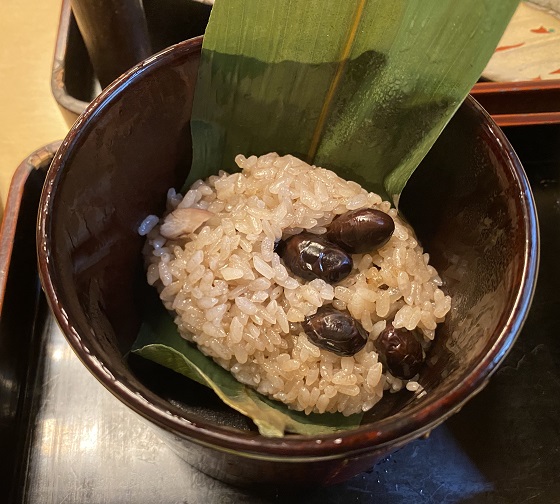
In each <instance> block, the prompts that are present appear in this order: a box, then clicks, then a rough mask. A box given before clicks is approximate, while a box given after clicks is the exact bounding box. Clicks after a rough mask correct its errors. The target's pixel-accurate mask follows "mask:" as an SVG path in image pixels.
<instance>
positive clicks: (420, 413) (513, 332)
mask: <svg viewBox="0 0 560 504" xmlns="http://www.w3.org/2000/svg"><path fill="white" fill-rule="evenodd" d="M201 42H202V37H196V38H193V39H189V40H186V41H183V42H180V43H178V44H176V45H174V46H171V47H169V48H167V49H164V50H163V51H161V52H159V53H157V54H156V55H154V56H152V57H150V58H148V59H146V60H144V61H142V62H141V63H139V64H138V65H136V66H135V67H133V68H131V69H130V70H129V71H128V72H126V73H125V74H123V75H122V76H120V77H119V78H118V79H116V80H115V81H114V82H113V83H112V84H111V85H109V86H108V87H107V88H105V90H103V92H102V93H101V94H100V95H99V96H98V97H97V98H95V99H94V100H93V101H92V103H91V104H90V105H89V106H88V107H87V109H86V110H85V111H84V112H83V113H82V114H81V115H80V116H79V118H78V119H77V120H76V122H75V123H74V125H73V126H72V128H71V129H70V131H69V132H68V134H67V136H66V138H65V139H64V140H63V142H62V144H61V146H60V148H59V150H58V151H57V153H56V155H55V157H54V159H53V162H52V164H51V168H50V169H49V171H48V174H47V177H46V181H45V184H44V188H43V192H42V195H41V200H40V204H39V215H38V226H37V247H38V257H39V273H40V278H41V282H42V285H43V289H44V291H45V293H46V296H47V300H48V303H49V305H50V307H51V309H52V311H53V313H54V315H55V317H56V320H57V322H58V324H59V326H60V327H61V329H62V332H63V333H64V335H65V337H66V339H67V341H68V342H69V343H70V346H71V347H72V348H73V350H74V352H75V353H76V355H77V356H78V358H79V359H80V360H81V361H82V362H83V363H84V365H85V366H86V367H87V368H88V369H89V371H90V372H91V373H92V374H93V375H94V376H95V377H96V378H97V379H98V380H99V381H100V382H101V383H102V384H103V385H104V386H105V387H106V388H107V389H108V390H109V391H110V392H111V393H112V394H113V395H115V396H116V397H117V398H118V399H119V400H120V401H121V402H123V403H125V404H126V405H127V406H129V407H130V408H132V409H133V410H134V411H136V412H137V413H138V414H140V415H141V416H143V417H144V418H146V419H148V420H149V421H151V422H153V423H155V424H157V425H159V426H160V427H162V428H164V429H165V430H167V431H171V432H172V433H174V434H177V435H179V436H182V437H186V438H187V439H189V440H191V441H193V442H195V443H198V444H202V445H205V446H211V447H213V448H215V449H218V450H223V451H234V452H237V453H240V454H243V455H245V456H250V457H253V458H263V459H267V460H274V459H280V458H281V459H283V460H285V459H286V458H289V459H290V460H292V461H296V460H299V459H300V460H311V459H325V458H339V457H342V456H348V455H349V454H350V453H359V452H362V451H371V450H373V449H383V448H384V447H388V446H393V445H395V444H399V445H400V444H404V443H405V442H407V441H408V440H411V439H414V438H416V437H419V436H420V435H422V434H423V433H425V432H427V431H429V430H431V429H432V428H434V427H435V426H437V425H439V424H440V423H441V422H443V421H444V420H445V419H447V418H448V417H449V416H451V415H452V414H453V413H454V412H456V411H457V410H458V409H459V408H461V407H462V405H463V404H464V403H465V402H466V401H467V400H468V399H470V398H471V397H472V396H473V395H475V394H476V393H477V392H478V391H480V390H481V389H482V388H483V387H484V386H485V385H486V383H487V382H488V379H489V377H490V376H491V374H492V373H493V372H494V371H495V370H496V367H497V366H498V365H499V364H500V363H501V362H502V360H503V359H504V358H505V355H506V354H507V352H508V351H509V349H510V348H511V346H512V344H513V343H514V341H515V339H516V338H517V335H518V334H519V332H520V330H521V327H522V325H523V323H524V321H525V318H526V317H527V312H528V309H529V306H530V304H531V300H532V297H533V293H534V289H535V285H536V277H537V271H538V262H539V232H538V221H537V213H536V207H535V202H534V199H533V195H532V192H531V188H530V186H529V182H528V180H527V177H526V175H525V172H524V170H523V168H522V166H521V163H520V161H519V159H518V158H517V155H516V154H515V152H514V151H513V149H512V147H511V145H510V144H509V141H508V140H507V139H506V137H505V135H504V133H503V132H502V131H501V130H500V129H499V128H498V127H497V126H496V125H495V123H494V122H493V121H492V119H491V118H490V116H489V115H488V114H487V113H486V111H485V110H484V109H483V108H482V107H481V106H480V105H479V104H478V103H477V102H476V101H475V100H474V99H473V98H472V97H470V96H469V97H468V98H467V102H468V104H469V106H470V107H471V108H474V109H475V110H476V111H477V112H478V113H479V114H481V118H483V120H484V124H483V128H484V129H486V130H488V132H489V133H490V134H491V136H493V137H495V139H496V140H495V141H496V142H497V143H498V144H500V145H501V146H502V150H501V155H502V156H503V159H504V161H503V164H504V165H507V172H508V174H509V177H511V178H513V180H514V181H515V184H516V187H517V188H519V189H520V194H519V198H520V200H521V202H522V208H523V212H524V215H523V217H524V223H525V242H524V262H523V270H522V281H521V283H520V288H519V290H518V292H517V294H516V296H515V300H514V302H513V306H512V307H511V311H510V313H509V316H508V319H507V322H506V324H504V326H503V327H502V328H501V329H500V332H499V335H498V337H497V338H496V339H495V341H494V343H493V345H492V347H491V349H490V351H489V352H488V353H487V354H486V355H485V356H484V358H483V359H481V361H480V362H478V363H477V364H476V365H475V366H474V367H472V368H470V370H469V372H468V374H466V376H465V377H464V380H463V381H462V382H460V383H457V384H456V385H455V386H454V387H453V388H451V389H450V390H447V392H446V393H445V394H443V395H441V396H438V397H429V396H428V397H426V398H423V399H422V401H421V402H419V404H417V405H414V406H412V407H411V408H410V410H409V412H408V414H407V415H406V417H404V418H401V419H396V420H395V419H394V418H393V417H387V418H384V419H381V420H379V421H376V422H375V423H372V424H366V425H362V426H359V427H357V428H356V429H352V430H349V431H340V432H338V433H333V434H328V435H322V436H301V435H289V436H285V437H283V438H267V437H264V436H260V435H259V434H257V433H255V432H252V431H241V430H237V429H233V428H231V427H227V426H219V425H216V424H208V423H205V422H204V420H203V419H201V418H200V419H198V418H197V419H194V420H192V419H191V420H189V419H187V418H185V417H184V416H183V412H182V411H181V410H180V409H179V408H177V407H175V406H173V405H171V404H170V403H168V402H167V401H165V400H164V399H162V398H159V397H157V396H156V395H155V394H153V393H150V394H149V396H150V397H147V396H146V393H145V391H144V390H141V389H139V388H137V387H136V386H135V385H133V384H131V383H127V380H126V379H125V380H124V381H122V380H117V379H115V378H114V376H113V375H112V373H111V365H110V364H109V365H106V364H104V363H103V362H101V361H100V360H99V359H98V358H97V357H96V356H95V355H94V354H93V353H92V352H91V351H90V349H89V348H88V346H87V338H86V339H83V338H82V337H81V336H80V334H79V333H78V331H77V330H76V327H75V325H74V323H73V322H72V317H71V314H68V313H67V312H66V311H65V309H64V306H63V304H62V303H61V301H60V293H61V291H59V289H58V287H57V286H56V285H55V284H54V283H53V276H54V268H53V264H52V261H49V260H48V257H49V253H50V247H51V242H50V237H49V229H50V227H51V217H50V216H51V209H52V206H53V195H54V194H55V193H56V188H57V186H58V184H59V182H60V179H61V174H62V173H63V171H64V170H63V167H64V166H65V164H66V162H67V161H68V160H69V159H71V158H72V157H73V152H74V149H75V148H79V145H80V143H81V139H82V138H84V136H86V135H87V134H89V132H90V129H91V127H92V126H93V127H94V125H95V121H96V117H98V116H99V115H101V114H103V110H104V109H105V107H106V106H107V105H109V104H110V103H111V102H112V101H114V100H115V99H117V98H118V97H119V96H120V95H121V93H123V92H124V90H125V88H126V87H127V86H128V85H129V84H130V83H132V82H134V81H136V80H137V79H140V78H141V76H142V75H143V74H146V73H150V72H153V71H155V70H157V69H158V68H161V67H165V66H167V65H173V64H174V63H176V62H177V61H180V60H181V59H182V58H188V57H190V55H191V54H195V53H197V52H200V48H201Z"/></svg>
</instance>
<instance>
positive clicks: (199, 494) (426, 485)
mask: <svg viewBox="0 0 560 504" xmlns="http://www.w3.org/2000/svg"><path fill="white" fill-rule="evenodd" d="M508 134H509V136H510V139H511V140H512V142H513V144H514V147H516V149H517V150H518V153H519V154H520V157H521V158H522V161H523V162H524V163H525V166H526V168H527V171H528V173H529V177H530V180H531V183H532V187H533V190H534V193H535V197H536V201H537V206H538V211H539V216H540V223H541V237H542V254H541V269H540V275H539V281H538V285H537V290H536V294H535V298H534V302H533V306H532V308H531V311H530V315H529V318H528V320H527V322H526V324H525V327H524V329H523V331H522V333H521V335H520V337H519V339H518V341H517V342H516V344H515V346H514V347H513V349H512V351H511V353H510V354H509V355H508V357H507V359H506V361H505V362H504V364H503V365H502V366H501V368H500V369H499V370H498V372H497V373H496V374H495V375H494V376H493V378H492V379H491V380H490V384H489V385H488V387H487V388H486V389H484V391H483V392H481V393H480V394H479V395H478V396H477V397H475V398H474V399H473V400H472V401H470V402H469V403H468V404H467V405H466V406H465V407H464V408H463V410H462V411H461V412H460V413H458V414H457V415H455V416H454V417H452V418H451V419H450V420H448V421H447V422H445V423H444V424H443V425H441V426H440V427H438V428H437V429H435V430H434V431H433V432H432V433H431V435H430V436H429V438H428V439H423V440H417V441H415V442H413V443H411V444H409V445H407V446H406V447H405V448H402V449H401V450H399V451H398V452H396V453H394V454H393V455H391V456H390V457H388V458H387V459H385V460H383V461H382V462H380V463H379V464H377V465H376V466H375V467H374V468H372V469H371V471H370V472H368V473H364V474H362V475H359V476H357V477H355V478H353V479H352V480H350V481H348V482H347V483H345V484H342V485H338V486H334V487H330V488H317V489H315V490H313V491H310V492H309V493H307V494H305V495H303V496H301V497H294V496H291V497H290V498H286V497H284V496H283V495H282V494H273V495H256V494H252V493H251V492H248V491H246V490H245V491H244V490H239V489H236V488H233V487H229V486H227V485H225V484H223V483H220V482H218V481H216V480H213V479H211V478H209V477H207V476H205V475H203V474H202V473H199V472H198V471H196V470H195V469H193V468H191V467H190V466H188V465H186V464H185V463H184V462H183V461H181V460H180V459H179V458H178V457H177V456H175V454H174V453H172V452H171V451H170V450H169V449H168V448H167V446H166V445H164V444H163V443H162V442H161V441H160V440H159V439H158V438H157V436H156V434H155V433H153V432H152V430H151V428H150V427H149V425H148V424H147V423H145V422H144V421H143V420H142V419H140V418H139V417H138V416H136V415H135V414H134V413H132V412H131V411H129V410H127V409H126V408H125V407H124V406H123V405H122V404H121V403H120V402H119V401H118V400H117V399H115V398H114V397H113V396H112V395H111V394H109V393H108V392H107V391H106V390H105V389H104V388H103V387H102V386H101V385H100V384H99V383H97V382H96V381H95V379H94V378H93V377H92V376H91V375H90V374H89V373H88V372H87V371H86V369H85V368H84V367H83V366H82V364H81V363H80V362H79V361H78V359H77V358H76V357H75V356H74V354H73V352H72V350H71V349H70V348H69V346H68V345H67V343H66V341H65V340H64V337H63V336H62V334H61V333H60V331H59V329H58V328H57V327H56V324H55V323H54V322H53V318H52V316H51V314H50V313H49V312H48V310H47V309H46V307H45V302H44V299H43V296H42V294H41V292H40V289H39V288H38V280H37V270H36V267H35V219H36V212H37V202H38V198H39V192H40V188H41V184H42V181H43V177H44V171H45V169H46V167H47V165H48V163H49V156H52V154H53V152H54V148H55V146H51V147H49V148H48V149H46V150H45V149H43V150H41V151H38V153H36V154H35V155H33V156H31V157H30V158H29V159H28V160H27V161H26V162H25V163H24V164H23V165H22V167H20V169H19V170H18V172H17V174H16V176H15V178H14V183H13V185H12V189H11V193H10V198H9V200H8V206H7V209H6V214H5V221H4V227H3V232H2V236H1V237H0V302H1V299H2V298H3V304H2V305H1V306H0V313H1V318H0V321H1V322H0V414H1V422H0V429H1V430H0V443H1V445H0V449H1V450H2V451H1V453H2V457H0V492H1V495H2V498H0V500H1V501H2V502H7V503H16V502H17V503H19V502H25V503H51V502H53V503H59V502H64V503H115V504H117V503H121V502H131V503H136V504H141V503H153V502H164V503H193V504H195V503H207V502H209V503H212V502H219V503H238V502H239V503H240V502H243V503H249V504H255V503H265V502H290V503H296V502H305V503H309V504H314V503H321V504H328V503H338V502H343V503H346V502H354V503H369V502H375V503H379V504H397V503H398V504H401V503H407V504H408V503H416V502H419V503H444V504H445V503H477V504H478V503H481V504H486V503H493V504H496V503H497V504H500V503H514V502H515V503H517V502H535V503H558V502H560V478H559V474H560V415H559V413H560V338H559V337H558V332H559V331H558V327H560V289H559V288H558V285H559V283H560V268H559V267H558V265H557V257H558V256H559V255H560V233H559V230H560V183H559V177H560V147H559V146H560V127H559V126H558V125H554V126H542V127H540V126H539V127H525V128H516V129H514V130H511V131H509V132H508ZM4 294H5V295H4ZM287 485H288V486H289V482H287Z"/></svg>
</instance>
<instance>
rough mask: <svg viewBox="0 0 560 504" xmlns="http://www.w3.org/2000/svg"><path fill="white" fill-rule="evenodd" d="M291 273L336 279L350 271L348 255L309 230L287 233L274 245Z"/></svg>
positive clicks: (306, 277)
mask: <svg viewBox="0 0 560 504" xmlns="http://www.w3.org/2000/svg"><path fill="white" fill-rule="evenodd" d="M277 252H278V254H279V255H280V256H281V257H282V259H283V260H284V263H285V264H286V266H287V267H288V268H290V270H291V271H292V273H294V274H295V275H297V276H299V277H301V278H303V279H305V280H313V279H314V278H322V279H323V280H325V282H328V283H331V284H332V283H336V282H340V281H341V280H342V279H343V278H346V277H347V276H348V275H349V274H350V271H352V257H350V255H349V254H347V253H346V252H345V251H344V250H342V249H341V248H340V247H338V246H337V245H335V244H333V243H330V242H328V241H326V240H325V239H323V238H321V237H320V236H317V235H314V234H311V233H300V234H298V235H294V236H291V237H290V238H288V239H287V240H285V241H284V242H283V243H281V244H279V245H278V247H277Z"/></svg>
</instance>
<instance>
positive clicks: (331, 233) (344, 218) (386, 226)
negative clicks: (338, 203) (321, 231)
mask: <svg viewBox="0 0 560 504" xmlns="http://www.w3.org/2000/svg"><path fill="white" fill-rule="evenodd" d="M394 231H395V222H394V221H393V218H392V217H391V216H390V215H388V214H386V213H385V212H381V211H380V210H374V209H373V208H364V209H362V210H353V211H350V212H346V213H344V214H342V215H340V216H339V217H337V218H336V219H334V220H333V221H332V222H331V223H330V224H329V226H328V229H327V234H326V237H327V240H329V241H331V242H333V243H336V244H337V245H339V246H340V247H342V248H343V249H344V250H346V251H347V252H350V253H351V254H361V253H364V252H371V251H373V250H375V249H377V248H379V247H381V246H382V245H385V243H387V242H388V241H389V238H391V235H392V234H393V232H394Z"/></svg>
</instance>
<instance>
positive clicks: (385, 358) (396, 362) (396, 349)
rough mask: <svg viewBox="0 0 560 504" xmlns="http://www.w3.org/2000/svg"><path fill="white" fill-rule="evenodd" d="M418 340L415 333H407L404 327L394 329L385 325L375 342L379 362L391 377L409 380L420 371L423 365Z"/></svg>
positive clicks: (422, 352)
mask: <svg viewBox="0 0 560 504" xmlns="http://www.w3.org/2000/svg"><path fill="white" fill-rule="evenodd" d="M420 338H421V336H420V335H418V333H417V332H416V331H409V330H408V329H405V328H404V327H403V328H399V329H395V327H393V324H391V323H387V326H386V327H385V329H384V330H383V331H382V332H381V334H380V335H379V336H378V337H377V340H376V341H375V348H376V350H377V351H378V353H379V360H380V362H381V363H382V364H383V365H384V366H385V367H386V368H387V369H388V371H389V372H390V373H391V374H392V375H393V376H396V377H397V378H403V379H405V380H409V379H410V378H412V377H413V376H414V375H416V374H417V373H418V371H420V368H421V367H422V364H423V363H424V351H423V350H422V344H421V343H420Z"/></svg>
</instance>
